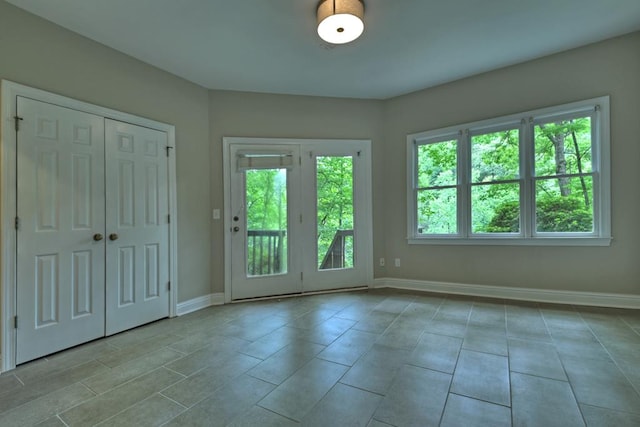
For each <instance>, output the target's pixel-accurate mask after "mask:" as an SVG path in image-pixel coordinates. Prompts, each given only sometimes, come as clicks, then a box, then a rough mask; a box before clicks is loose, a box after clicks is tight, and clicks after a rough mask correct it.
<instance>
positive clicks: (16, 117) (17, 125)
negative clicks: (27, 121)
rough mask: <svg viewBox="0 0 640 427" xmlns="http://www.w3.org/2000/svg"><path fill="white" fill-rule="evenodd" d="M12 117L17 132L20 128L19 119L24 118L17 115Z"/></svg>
mask: <svg viewBox="0 0 640 427" xmlns="http://www.w3.org/2000/svg"><path fill="white" fill-rule="evenodd" d="M13 119H14V120H15V127H16V132H18V131H19V130H20V120H24V119H23V118H22V117H19V116H13Z"/></svg>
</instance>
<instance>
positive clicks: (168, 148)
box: [164, 145, 173, 157]
mask: <svg viewBox="0 0 640 427" xmlns="http://www.w3.org/2000/svg"><path fill="white" fill-rule="evenodd" d="M164 148H165V149H166V150H167V157H169V150H173V147H171V146H169V145H167V146H166V147H164Z"/></svg>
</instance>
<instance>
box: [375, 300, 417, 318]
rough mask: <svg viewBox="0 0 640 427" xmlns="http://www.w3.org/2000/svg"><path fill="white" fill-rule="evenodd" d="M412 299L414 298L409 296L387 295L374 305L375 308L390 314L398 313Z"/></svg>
mask: <svg viewBox="0 0 640 427" xmlns="http://www.w3.org/2000/svg"><path fill="white" fill-rule="evenodd" d="M413 300H414V298H413V297H411V296H398V297H389V298H386V299H385V300H383V301H382V302H380V303H379V304H378V305H377V306H376V308H375V310H376V311H384V312H386V313H392V314H400V313H402V312H403V311H404V310H405V309H406V308H407V307H408V306H409V304H411V302H412V301H413Z"/></svg>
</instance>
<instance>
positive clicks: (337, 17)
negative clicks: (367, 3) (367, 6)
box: [318, 0, 364, 44]
mask: <svg viewBox="0 0 640 427" xmlns="http://www.w3.org/2000/svg"><path fill="white" fill-rule="evenodd" d="M363 18H364V4H363V3H362V1H361V0H325V1H323V2H322V3H320V5H319V6H318V35H319V36H320V38H321V39H322V40H324V41H326V42H328V43H332V44H344V43H349V42H351V41H354V40H355V39H357V38H358V37H360V35H361V34H362V32H363V31H364V21H363Z"/></svg>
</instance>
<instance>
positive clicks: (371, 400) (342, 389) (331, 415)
mask: <svg viewBox="0 0 640 427" xmlns="http://www.w3.org/2000/svg"><path fill="white" fill-rule="evenodd" d="M381 401H382V396H380V395H377V394H373V393H369V392H368V391H364V390H360V389H357V388H354V387H350V386H348V385H344V384H340V383H338V384H336V385H335V386H334V387H333V388H332V389H331V390H330V391H329V393H327V394H326V395H325V396H324V397H323V398H322V400H321V401H320V402H319V403H318V404H317V405H316V406H314V408H313V409H312V410H311V411H310V412H309V413H308V414H307V415H306V416H305V417H304V419H303V420H302V424H303V425H305V426H317V427H325V426H328V425H332V424H334V423H335V422H336V420H339V423H340V425H343V426H363V427H364V426H366V425H367V424H368V423H369V420H370V419H371V416H372V415H373V413H374V411H375V410H376V408H377V407H378V405H379V404H380V402H381Z"/></svg>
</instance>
